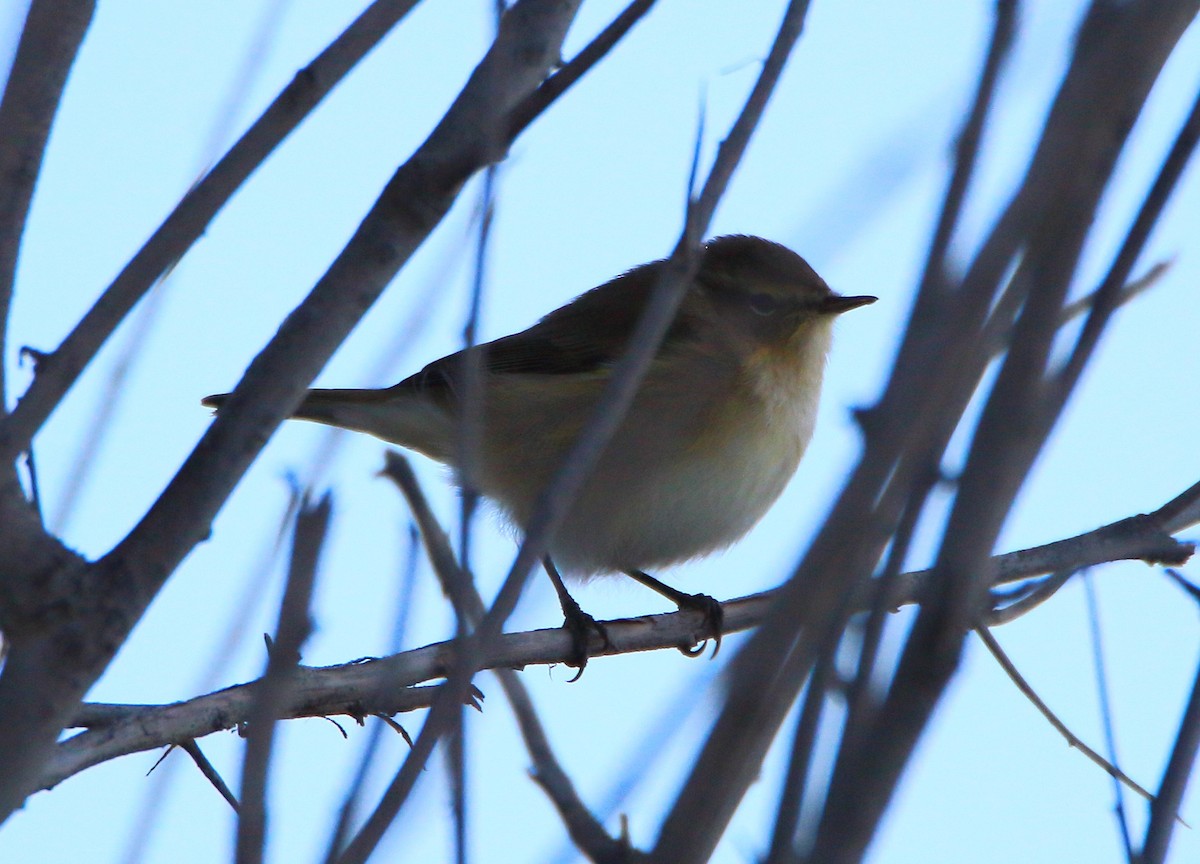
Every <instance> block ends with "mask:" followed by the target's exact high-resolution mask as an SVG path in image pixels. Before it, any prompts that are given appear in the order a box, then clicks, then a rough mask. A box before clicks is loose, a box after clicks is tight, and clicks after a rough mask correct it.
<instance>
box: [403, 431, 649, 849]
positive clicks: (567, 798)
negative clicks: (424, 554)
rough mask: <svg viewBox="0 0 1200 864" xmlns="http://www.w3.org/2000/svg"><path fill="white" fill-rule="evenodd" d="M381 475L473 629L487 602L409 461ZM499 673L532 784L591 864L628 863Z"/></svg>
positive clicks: (515, 687) (513, 684)
mask: <svg viewBox="0 0 1200 864" xmlns="http://www.w3.org/2000/svg"><path fill="white" fill-rule="evenodd" d="M383 474H384V476H385V477H387V478H388V479H389V480H391V481H392V482H393V483H395V484H396V485H397V486H398V487H399V489H400V491H401V492H402V493H403V494H404V498H405V500H407V501H408V505H409V508H410V509H411V510H412V513H413V518H415V519H416V521H417V524H418V525H419V526H420V529H421V537H422V539H423V540H424V541H425V548H426V549H427V550H428V552H429V560H430V562H431V563H432V564H433V569H434V571H435V572H436V573H437V575H438V581H439V582H440V583H441V585H442V590H443V591H444V592H445V593H446V596H447V597H448V598H450V602H451V605H452V606H454V609H455V613H456V614H457V615H459V616H460V617H461V618H462V619H465V620H466V621H468V622H469V623H470V624H471V625H475V624H477V623H478V622H479V620H480V619H481V618H482V617H483V614H484V605H483V600H482V598H481V597H480V596H479V592H478V591H477V590H476V588H475V585H474V583H473V582H472V581H471V579H470V577H469V576H468V575H467V574H465V573H463V572H462V570H461V568H459V566H458V563H457V561H455V558H454V552H453V550H452V549H451V548H450V541H449V539H448V538H447V537H446V532H445V531H443V530H442V527H441V525H439V524H438V521H437V518H436V517H435V516H434V515H433V510H432V509H431V508H430V506H429V502H428V501H427V500H426V498H425V494H424V492H422V491H421V487H420V484H418V483H417V478H416V475H415V474H414V473H413V470H412V467H411V466H410V465H409V463H408V460H407V459H405V458H404V457H403V456H402V455H400V454H399V453H397V452H395V451H394V450H389V451H388V452H387V454H386V464H385V466H384V469H383ZM495 672H496V677H497V678H499V680H500V686H501V687H503V688H504V695H505V696H506V697H507V699H508V702H509V705H511V706H512V710H513V714H514V715H515V716H516V719H517V727H518V729H519V730H520V732H521V737H522V738H523V739H524V741H525V749H526V750H527V751H528V752H529V758H530V759H531V760H532V762H533V766H534V770H533V779H534V780H535V781H536V782H537V783H538V785H539V786H541V787H542V789H543V791H545V793H546V795H547V797H549V798H550V800H551V801H552V802H553V803H554V807H555V809H556V810H558V813H559V816H560V817H561V818H562V820H563V823H564V824H565V825H566V827H567V832H568V833H569V834H570V836H571V840H572V841H573V842H574V843H575V845H576V847H578V848H579V849H580V850H582V851H584V852H585V853H586V854H587V855H588V857H589V858H590V859H591V860H592V861H596V862H613V864H623V862H626V861H627V860H628V858H627V853H629V850H627V849H626V848H625V847H624V846H623V845H622V844H621V843H620V842H619V841H617V840H615V839H613V838H612V837H610V836H609V835H608V832H606V831H605V830H604V826H603V825H601V824H600V822H599V820H598V819H596V817H595V816H593V815H592V813H591V811H590V810H588V808H587V805H586V804H584V803H583V799H581V798H580V797H579V793H578V792H577V791H576V790H575V784H574V783H572V782H571V778H570V776H569V775H568V774H567V772H566V771H564V770H563V768H562V766H561V765H560V764H559V762H558V759H557V757H556V756H555V755H554V751H553V750H552V749H551V747H550V740H549V739H548V738H547V737H546V731H545V729H544V728H543V727H542V722H541V720H540V719H539V718H538V715H537V711H536V709H535V708H534V707H533V700H532V699H531V698H530V696H529V691H528V690H526V689H525V685H524V684H523V683H521V679H520V677H519V676H518V675H517V673H516V672H515V671H514V670H513V669H511V668H496V669H495Z"/></svg>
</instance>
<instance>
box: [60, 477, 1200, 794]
mask: <svg viewBox="0 0 1200 864" xmlns="http://www.w3.org/2000/svg"><path fill="white" fill-rule="evenodd" d="M1197 486H1198V487H1200V484H1197ZM1176 500H1177V499H1176ZM426 509H427V508H422V507H420V506H419V505H418V506H417V507H416V508H414V511H415V512H416V513H417V518H418V519H421V518H422V516H421V513H422V512H423V510H426ZM1161 512H1163V508H1160V510H1158V511H1155V513H1161ZM428 517H429V518H432V514H431V513H430V514H428ZM1156 518H1158V517H1156V516H1155V514H1150V515H1147V516H1134V517H1130V518H1128V519H1121V520H1119V521H1117V522H1114V523H1112V524H1110V525H1106V526H1104V527H1102V528H1098V529H1096V530H1094V531H1089V532H1087V533H1085V534H1080V535H1079V536H1077V537H1072V538H1069V539H1066V540H1059V541H1056V542H1054V543H1048V544H1046V545H1044V546H1038V547H1035V548H1032V549H1024V550H1021V551H1019V552H1010V553H1007V554H1005V555H997V556H995V557H994V558H992V559H991V562H990V564H989V569H990V570H991V572H992V573H993V574H994V576H993V584H995V585H1001V584H1007V583H1011V582H1015V581H1019V580H1022V579H1027V578H1030V577H1032V576H1037V575H1039V574H1042V573H1047V572H1052V571H1058V570H1070V569H1076V568H1078V567H1084V566H1094V565H1096V564H1101V563H1105V562H1111V561H1121V560H1150V561H1153V562H1156V563H1164V564H1182V563H1184V562H1186V561H1187V560H1188V559H1189V558H1190V556H1191V555H1192V553H1193V552H1194V546H1192V545H1191V544H1188V543H1182V542H1179V541H1176V540H1174V539H1172V538H1169V537H1168V538H1165V539H1164V538H1163V536H1162V534H1161V533H1160V530H1159V528H1158V526H1157V525H1156V524H1154V522H1155V519H1156ZM432 525H436V522H434V523H432ZM426 528H431V525H430V524H428V523H427V524H426V525H424V526H423V527H422V530H423V531H424V530H425V529H426ZM438 530H439V531H440V528H439V529H438ZM431 536H432V535H431ZM443 536H444V535H443ZM427 542H429V541H427ZM440 546H441V544H440V543H437V542H434V543H432V545H430V546H429V547H428V548H429V549H430V553H431V556H432V557H433V558H434V559H435V560H444V561H448V562H449V563H450V564H454V566H457V564H455V562H454V558H453V555H452V554H449V557H448V558H443V556H445V555H446V554H447V553H448V550H443V551H441V552H439V551H438V549H439V548H440ZM929 572H930V571H928V570H921V571H916V572H912V573H906V574H903V575H902V576H901V577H900V579H899V581H898V583H897V592H898V601H897V603H898V605H911V604H913V603H915V602H916V600H917V597H919V596H920V594H921V592H922V590H923V588H924V585H925V584H926V581H927V580H928V578H929ZM774 595H775V592H774V591H768V592H764V593H761V594H753V595H750V596H747V597H741V598H738V599H735V600H730V601H727V602H726V603H724V604H722V606H723V609H724V614H725V619H724V620H725V631H726V632H728V633H735V632H739V631H742V630H747V629H750V628H752V627H755V626H757V625H758V624H759V623H761V622H762V620H763V618H764V617H765V616H766V614H767V612H768V610H769V608H770V605H771V603H772V601H773V600H774ZM872 599H873V598H872V596H871V594H870V592H867V593H866V594H864V596H863V597H862V598H860V602H859V604H858V606H857V608H859V609H860V610H864V611H865V610H868V609H870V608H871V603H872ZM702 617H703V616H702V614H701V613H699V612H695V611H682V612H670V613H665V614H661V615H645V616H640V617H637V618H631V619H620V620H615V621H608V622H605V629H606V630H607V632H608V636H609V644H608V645H607V646H605V645H602V644H600V643H599V642H596V643H594V644H593V645H592V646H591V647H592V648H593V649H594V652H595V656H607V655H620V654H629V653H633V652H637V651H658V650H664V649H672V650H673V649H675V648H677V647H678V646H679V645H680V644H681V642H683V641H685V640H688V639H690V638H691V636H692V634H693V633H695V632H696V631H697V628H698V627H699V626H700V624H701V623H702V622H701V620H700V619H701V618H702ZM453 652H454V643H453V642H439V643H435V644H433V645H427V646H425V647H422V648H417V649H414V650H411V651H405V652H402V653H400V654H395V655H392V656H391V657H386V658H383V659H380V660H374V661H371V662H368V663H346V664H342V665H338V666H327V667H322V668H312V667H306V666H300V667H298V669H297V671H296V679H295V683H294V689H293V690H292V691H291V692H290V693H289V695H288V698H287V699H286V700H285V702H284V704H282V705H280V706H279V710H278V713H279V716H280V717H281V718H291V719H298V718H302V717H326V716H329V715H345V716H349V717H352V718H354V719H356V720H360V721H361V720H362V718H364V717H368V716H371V715H375V714H380V715H386V716H390V715H393V714H398V713H402V712H406V711H415V710H417V709H419V708H427V707H429V706H430V705H431V704H432V702H433V696H434V694H435V693H436V691H437V687H435V686H419V685H421V683H422V682H425V681H432V680H435V679H437V678H440V677H442V676H444V675H445V674H446V672H447V670H448V669H449V664H450V662H451V658H452V656H453ZM573 652H574V645H573V643H572V641H571V637H570V636H569V635H568V634H566V633H565V632H564V631H563V629H562V628H561V627H556V628H553V629H546V630H534V631H530V632H527V633H507V634H504V635H502V636H500V637H499V638H498V640H497V642H496V644H495V648H494V650H493V652H492V653H491V654H490V655H489V657H488V658H487V662H486V667H485V668H488V669H508V670H513V669H523V668H525V667H526V666H534V665H550V664H560V663H561V664H565V663H567V662H569V661H570V660H571V658H572V657H573ZM255 685H256V682H250V683H247V684H239V685H236V686H233V687H229V688H226V689H224V690H219V691H217V692H215V693H211V694H208V695H205V696H199V697H196V698H194V699H190V700H188V701H186V702H179V703H175V704H172V705H119V704H104V703H89V704H85V705H83V706H81V707H80V708H79V710H78V711H77V712H76V713H75V716H74V717H73V718H72V720H71V723H70V726H71V727H74V728H86V729H87V730H88V731H86V732H81V733H79V734H78V735H75V736H74V737H72V738H69V739H67V740H66V741H63V742H62V743H60V744H59V745H57V748H56V751H55V754H54V757H53V758H52V759H51V760H50V762H49V763H48V764H47V766H46V769H45V771H44V772H43V774H42V777H41V779H40V780H39V781H38V784H39V788H42V789H49V788H51V787H53V786H54V785H56V784H58V783H60V782H62V781H63V780H64V779H66V778H67V777H70V776H72V775H74V774H77V773H79V772H80V771H83V770H85V769H87V768H90V767H92V766H93V765H98V764H100V763H101V762H106V761H108V760H110V759H115V758H117V757H119V756H125V755H128V754H131V753H137V752H141V751H144V750H152V749H154V748H156V747H163V746H166V745H168V744H172V743H179V742H183V741H188V740H191V739H195V738H201V737H203V736H205V735H209V734H211V733H213V732H218V731H221V730H223V729H232V728H236V727H237V726H238V725H240V724H242V723H244V722H246V720H247V718H248V716H249V711H250V707H251V704H252V702H253V698H254V687H255ZM535 765H538V766H539V767H538V770H539V772H541V771H542V770H543V768H542V766H541V765H540V764H539V763H538V762H537V761H536V759H535ZM547 770H549V769H547Z"/></svg>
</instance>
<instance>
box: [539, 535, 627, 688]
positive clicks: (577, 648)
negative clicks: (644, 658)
mask: <svg viewBox="0 0 1200 864" xmlns="http://www.w3.org/2000/svg"><path fill="white" fill-rule="evenodd" d="M542 566H543V567H545V568H546V574H547V575H548V576H549V577H550V581H551V582H553V583H554V591H555V593H557V594H558V605H559V606H561V607H562V612H563V629H564V630H566V631H567V632H568V633H570V634H571V642H572V643H573V645H574V653H575V656H574V658H573V660H574V662H572V663H570V664H569V665H571V666H574V667H575V668H577V669H578V670H579V672H578V673H577V674H576V675H575V677H574V678H572V679H571V680H572V681H577V680H579V676H580V675H582V674H583V670H584V667H586V666H587V662H588V637H589V636H590V635H591V634H592V633H597V634H599V636H600V639H601V640H602V641H603V644H604V647H605V648H607V647H608V646H609V644H611V643H609V641H608V630H606V629H605V627H604V625H603V624H601V623H600V622H599V621H597V620H596V619H595V618H593V617H592V616H591V615H589V614H588V613H586V612H584V611H583V610H582V609H580V608H579V604H578V603H576V602H575V598H574V597H572V596H571V594H570V592H569V591H567V586H566V585H564V584H563V580H562V576H560V575H559V573H558V568H557V567H555V566H554V562H553V561H551V560H550V556H549V555H547V556H546V557H545V558H543V559H542Z"/></svg>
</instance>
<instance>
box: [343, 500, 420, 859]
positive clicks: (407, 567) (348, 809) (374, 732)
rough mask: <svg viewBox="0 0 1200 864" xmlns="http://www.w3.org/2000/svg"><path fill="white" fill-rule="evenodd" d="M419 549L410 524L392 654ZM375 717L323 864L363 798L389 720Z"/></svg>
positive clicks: (400, 637) (403, 624)
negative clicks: (375, 719) (374, 722)
mask: <svg viewBox="0 0 1200 864" xmlns="http://www.w3.org/2000/svg"><path fill="white" fill-rule="evenodd" d="M420 549H421V540H420V535H419V534H418V532H417V527H416V526H415V525H413V524H411V523H410V524H409V526H408V548H407V551H406V553H405V556H404V564H403V566H402V567H401V573H402V575H401V577H400V588H399V590H398V591H397V592H396V609H395V612H394V613H393V615H392V620H393V621H394V622H395V623H394V624H393V627H392V638H391V642H390V648H389V650H390V652H391V653H393V654H395V653H397V652H399V651H400V649H401V648H402V647H403V645H404V635H405V632H406V631H407V630H408V620H409V614H410V613H411V611H412V608H413V597H414V596H415V594H416V586H417V559H418V556H419V555H420ZM377 719H378V720H379V722H378V723H376V724H375V725H374V726H372V727H371V732H370V734H369V736H368V737H367V743H366V744H365V745H364V746H363V748H362V753H361V754H360V755H359V758H358V766H357V767H356V768H355V770H354V779H353V780H351V781H350V788H348V789H347V790H346V793H345V795H343V796H342V806H341V807H339V808H338V817H337V821H336V822H335V823H334V826H333V830H332V831H330V833H329V843H328V844H327V846H326V849H325V864H333V862H334V860H336V858H337V854H338V852H340V851H341V848H342V846H343V845H344V844H345V839H346V836H347V834H349V833H350V825H351V823H352V822H353V821H354V818H355V815H356V814H357V812H358V806H359V803H360V802H361V800H362V796H363V791H364V789H365V787H366V782H367V775H368V773H369V772H370V770H371V767H372V766H373V765H374V764H375V753H376V752H377V751H378V749H379V745H380V742H381V741H382V740H383V729H384V727H385V726H387V725H390V724H389V723H388V721H389V720H391V718H390V717H388V716H387V715H386V714H385V715H379V716H378V717H377ZM393 728H396V727H393ZM400 732H401V734H403V736H404V738H405V740H407V741H408V744H409V746H410V747H411V746H412V739H411V738H409V737H408V733H407V732H405V731H404V729H403V728H402V727H400Z"/></svg>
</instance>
